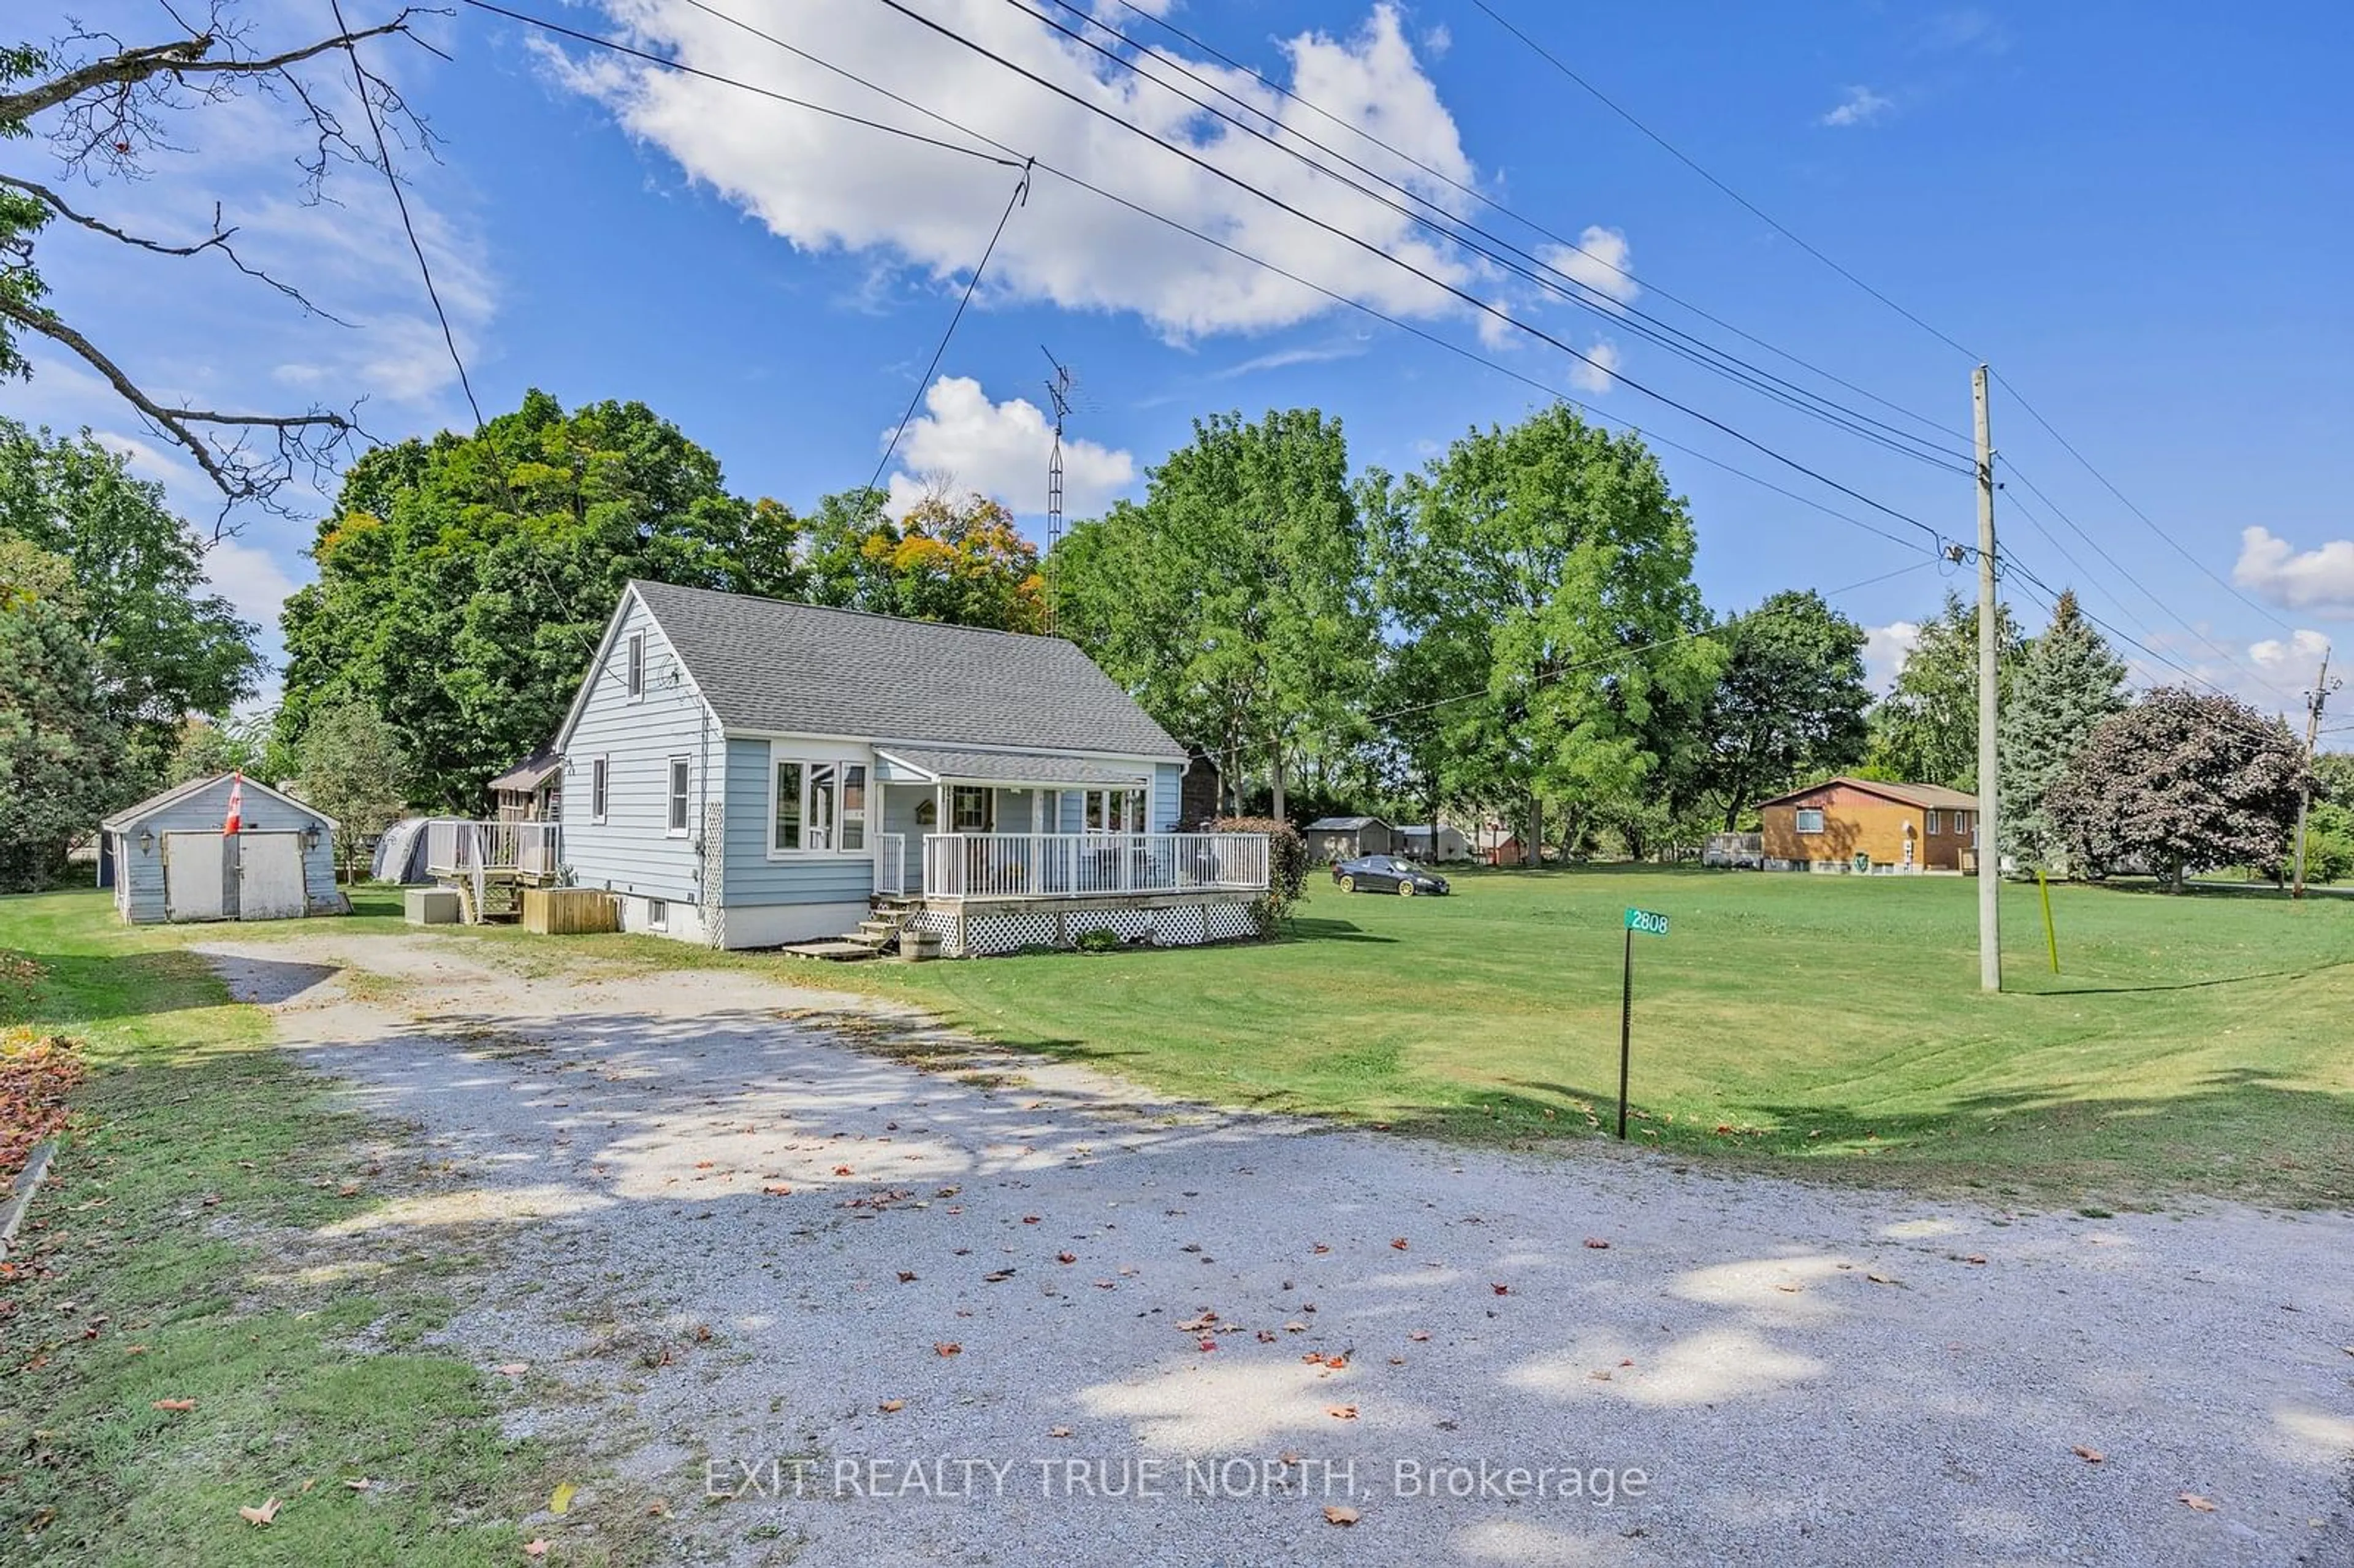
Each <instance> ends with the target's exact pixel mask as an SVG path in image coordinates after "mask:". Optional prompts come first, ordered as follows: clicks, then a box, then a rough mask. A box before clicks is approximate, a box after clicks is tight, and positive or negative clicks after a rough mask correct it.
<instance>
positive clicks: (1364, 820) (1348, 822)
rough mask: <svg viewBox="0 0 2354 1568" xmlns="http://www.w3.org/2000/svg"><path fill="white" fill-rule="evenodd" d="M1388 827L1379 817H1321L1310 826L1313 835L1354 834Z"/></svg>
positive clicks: (1309, 829)
mask: <svg viewBox="0 0 2354 1568" xmlns="http://www.w3.org/2000/svg"><path fill="white" fill-rule="evenodd" d="M1377 825H1378V826H1380V827H1384V828H1386V827H1388V826H1389V824H1388V823H1387V822H1384V821H1382V820H1381V819H1380V818H1379V817H1319V818H1317V819H1316V820H1315V821H1312V822H1310V823H1309V824H1308V831H1309V832H1311V833H1353V832H1359V831H1360V830H1362V829H1365V828H1370V827H1374V826H1377Z"/></svg>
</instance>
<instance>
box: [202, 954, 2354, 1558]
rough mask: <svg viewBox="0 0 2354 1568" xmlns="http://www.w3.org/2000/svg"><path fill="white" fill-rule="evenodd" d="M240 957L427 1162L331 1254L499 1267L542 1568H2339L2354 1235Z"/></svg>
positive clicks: (488, 1306) (646, 999)
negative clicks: (2126, 1208) (551, 1458)
mask: <svg viewBox="0 0 2354 1568" xmlns="http://www.w3.org/2000/svg"><path fill="white" fill-rule="evenodd" d="M208 951H210V952H211V953H212V954H213V956H214V961H215V962H216V963H217V965H218V966H219V968H220V969H221V970H222V972H223V973H224V974H226V975H227V976H228V978H229V980H230V981H231V983H232V985H233V986H234V987H235V989H236V990H237V991H239V994H240V995H242V996H245V997H248V998H249V999H252V1000H258V1001H263V1002H265V1003H267V1004H269V1005H270V1006H271V1007H272V1008H273V1010H274V1011H275V1012H276V1013H277V1016H278V1023H279V1028H280V1030H281V1037H282V1039H283V1040H284V1042H285V1043H286V1044H288V1045H289V1046H291V1047H292V1048H295V1049H297V1050H299V1051H300V1052H301V1053H302V1054H303V1055H304V1057H305V1058H306V1059H307V1060H308V1061H309V1062H310V1063H311V1064H312V1065H314V1066H316V1067H317V1068H318V1069H319V1070H320V1071H322V1072H323V1073H327V1074H331V1075H334V1076H335V1077H337V1078H339V1079H341V1080H343V1081H345V1084H346V1085H347V1086H348V1093H349V1096H350V1097H351V1099H352V1101H353V1102H354V1103H355V1105H356V1106H357V1107H360V1108H362V1109H365V1110H366V1111H369V1112H372V1113H376V1114H379V1115H382V1116H385V1117H388V1118H396V1119H398V1120H399V1121H402V1122H405V1123H407V1124H409V1125H411V1126H413V1128H415V1131H414V1134H413V1138H412V1142H411V1145H410V1147H409V1148H408V1149H406V1150H402V1151H400V1154H399V1157H398V1159H395V1160H388V1161H387V1168H388V1171H389V1172H390V1174H388V1175H387V1181H395V1182H396V1185H395V1186H394V1189H393V1191H394V1192H395V1194H396V1195H395V1196H394V1197H393V1198H392V1199H391V1201H390V1202H388V1204H387V1205H385V1206H382V1207H379V1208H377V1209H376V1210H374V1211H372V1212H371V1213H369V1214H368V1215H367V1216H366V1217H365V1218H363V1219H360V1220H357V1221H355V1222H352V1223H351V1224H349V1225H348V1226H347V1227H345V1228H346V1229H347V1230H348V1231H351V1232H355V1233H358V1237H359V1239H360V1240H362V1241H365V1242H367V1243H369V1245H381V1246H382V1247H383V1248H385V1249H387V1251H389V1250H391V1249H395V1248H406V1249H414V1248H415V1247H416V1246H417V1245H419V1242H420V1240H423V1241H426V1242H428V1243H429V1245H446V1246H449V1247H452V1248H466V1249H470V1250H471V1251H472V1252H474V1253H478V1254H481V1255H486V1256H488V1257H489V1258H490V1259H491V1260H492V1265H491V1266H492V1272H491V1274H490V1275H489V1277H488V1284H487V1286H486V1287H484V1288H483V1289H482V1292H481V1298H480V1299H470V1300H469V1303H468V1305H467V1306H466V1308H465V1309H464V1310H463V1311H462V1312H461V1315H460V1317H459V1318H458V1319H457V1320H456V1321H455V1322H454V1323H453V1324H452V1325H451V1328H450V1329H449V1330H447V1331H446V1333H445V1335H444V1336H443V1337H444V1339H445V1340H447V1342H448V1343H449V1344H450V1345H451V1346H452V1347H453V1348H454V1349H455V1351H456V1352H457V1353H460V1354H463V1355H467V1356H470V1357H472V1358H474V1359H476V1360H479V1361H481V1362H482V1364H483V1365H484V1366H485V1367H486V1368H494V1367H498V1366H502V1365H506V1366H513V1365H514V1364H517V1363H522V1364H524V1365H527V1366H528V1367H529V1369H530V1370H529V1371H528V1372H525V1374H523V1376H522V1377H521V1378H520V1379H519V1380H518V1383H517V1392H516V1393H515V1395H514V1404H513V1406H512V1412H511V1420H512V1422H513V1424H514V1425H515V1426H516V1427H517V1428H518V1429H528V1430H538V1431H542V1432H545V1433H546V1434H548V1435H549V1436H552V1437H556V1438H559V1439H561V1440H563V1441H565V1442H567V1443H572V1444H578V1445H585V1446H588V1447H589V1448H590V1449H592V1450H593V1451H594V1452H595V1453H597V1454H598V1455H599V1465H600V1466H601V1470H600V1474H599V1478H598V1479H597V1480H596V1481H594V1482H592V1484H591V1485H590V1487H589V1488H588V1493H587V1495H586V1497H585V1498H584V1500H583V1501H582V1502H579V1503H576V1504H574V1505H573V1516H572V1517H571V1518H570V1519H567V1520H552V1521H547V1522H546V1524H545V1525H544V1526H540V1527H535V1528H539V1529H540V1530H541V1532H542V1533H545V1534H546V1535H547V1536H548V1537H549V1538H550V1540H551V1541H552V1542H554V1543H555V1550H554V1552H552V1553H551V1556H550V1558H549V1561H552V1562H556V1561H561V1560H562V1552H563V1550H564V1547H565V1532H566V1531H567V1530H568V1529H577V1528H580V1527H581V1523H582V1521H586V1520H593V1519H595V1518H596V1517H597V1510H596V1509H595V1507H594V1506H592V1505H594V1504H595V1503H596V1501H597V1500H598V1499H597V1496H596V1494H597V1491H598V1490H599V1488H600V1487H601V1488H604V1489H608V1490H609V1492H610V1494H611V1495H612V1496H613V1497H616V1498H618V1497H620V1496H621V1495H623V1494H627V1495H629V1496H630V1497H631V1499H633V1501H632V1504H631V1506H632V1508H633V1509H634V1510H638V1511H642V1499H644V1498H647V1497H659V1498H661V1499H664V1500H665V1501H666V1502H667V1504H668V1507H669V1518H668V1520H665V1521H663V1522H662V1523H661V1525H660V1526H659V1528H661V1529H662V1530H663V1531H666V1532H667V1533H668V1536H669V1538H670V1544H669V1545H668V1546H667V1547H666V1549H665V1551H664V1553H663V1555H664V1557H665V1559H666V1560H671V1561H680V1562H690V1563H769V1562H801V1563H820V1564H836V1563H842V1564H858V1563H907V1562H935V1563H1005V1564H1030V1563H1076V1562H1092V1561H1103V1562H1115V1561H1117V1562H1124V1563H1127V1562H1132V1563H1170V1564H1178V1563H1183V1564H1195V1565H1201V1564H1214V1563H1229V1564H1235V1565H1243V1564H1267V1563H1328V1562H1330V1563H1341V1562H1359V1563H1410V1562H1426V1561H1444V1562H1456V1563H1531V1564H1555V1563H1559V1564H1576V1565H1586V1564H1603V1565H1616V1564H1637V1563H1646V1564H1648V1563H1674V1564H1687V1563H1859V1562H1860V1563H1872V1562H1884V1561H1903V1562H1906V1563H2116V1564H2171V1563H2202V1564H2203V1563H2267V1564H2270V1563H2323V1564H2330V1565H2332V1568H2345V1565H2347V1564H2354V1517H2349V1515H2350V1514H2354V1505H2349V1464H2350V1463H2354V1351H2349V1348H2348V1347H2354V1221H2349V1217H2348V1216H2345V1215H2341V1214H2330V1215H2306V1216H2285V1215H2278V1216H2276V1215H2270V1214H2262V1213H2255V1212H2253V1211H2249V1210H2245V1209H2238V1208H2228V1207H2220V1206H2206V1205H2202V1206H2200V1207H2198V1208H2196V1209H2194V1210H2191V1211H2188V1212H2179V1213H2168V1214H2159V1215H2149V1214H2134V1215H2118V1216H2116V1217H2115V1218H2097V1219H2088V1218H2085V1217H2084V1216H2081V1215H2074V1214H2065V1213H2057V1214H2055V1213H2037V1214H2020V1215H2016V1216H2013V1215H2009V1214H2006V1213H1999V1212H1996V1211H1992V1210H1988V1209H1983V1208H1974V1207H1968V1206H1961V1205H1955V1204H1946V1203H1932V1202H1919V1201H1914V1200H1911V1199H1908V1198H1906V1197H1903V1196H1901V1195H1897V1194H1887V1193H1872V1192H1852V1191H1847V1190H1840V1189H1830V1188H1822V1187H1815V1186H1809V1185H1799V1184H1791V1183H1785V1182H1779V1181H1767V1180H1761V1179H1755V1178H1748V1177H1743V1178H1731V1177H1723V1176H1714V1175H1711V1174H1709V1173H1707V1172H1706V1171H1705V1170H1704V1169H1701V1168H1693V1169H1691V1170H1686V1169H1683V1168H1681V1167H1674V1166H1671V1165H1670V1164H1669V1163H1667V1162H1666V1161H1665V1160H1661V1159H1659V1158H1657V1157H1652V1156H1647V1155H1640V1154H1631V1155H1630V1154H1621V1153H1620V1152H1619V1151H1618V1150H1615V1149H1609V1150H1606V1149H1596V1150H1591V1151H1581V1152H1578V1153H1575V1154H1573V1155H1570V1156H1566V1157H1563V1156H1549V1157H1543V1158H1538V1157H1517V1156H1512V1155H1508V1154H1500V1153H1493V1152H1488V1151H1469V1150H1455V1149H1451V1148H1448V1147H1444V1146H1437V1145H1431V1144H1426V1143H1421V1142H1416V1141H1409V1140H1405V1139H1400V1138H1397V1137H1393V1136H1384V1135H1381V1134H1378V1133H1367V1132H1341V1131H1331V1130H1324V1129H1320V1128H1316V1127H1313V1126H1310V1125H1303V1124H1300V1123H1296V1122H1290V1121H1278V1120H1273V1119H1268V1118H1249V1117H1243V1116H1237V1115H1229V1114H1223V1113H1213V1112H1207V1111H1204V1110H1202V1109H1201V1108H1200V1107H1189V1106H1180V1105H1172V1104H1164V1103H1156V1102H1154V1101H1152V1100H1151V1099H1150V1097H1143V1096H1140V1095H1139V1094H1138V1093H1136V1092H1135V1091H1133V1090H1130V1089H1128V1088H1125V1087H1123V1086H1119V1085H1117V1084H1114V1083H1111V1082H1108V1081H1107V1080H1105V1079H1102V1078H1100V1077H1097V1076H1094V1075H1089V1074H1087V1073H1085V1072H1082V1071H1078V1070H1076V1069H1073V1068H1070V1067H1066V1066H1060V1065H1044V1064H1040V1063H1037V1062H1034V1061H1030V1060H1024V1059H1017V1058H1013V1057H1010V1056H1005V1055H1003V1054H997V1053H992V1052H989V1051H986V1050H981V1049H978V1048H975V1049H973V1050H971V1051H970V1052H969V1053H965V1054H961V1055H959V1054H954V1053H955V1046H956V1043H955V1042H953V1041H949V1040H946V1039H945V1038H944V1037H940V1036H938V1035H934V1036H933V1037H932V1041H931V1044H932V1046H933V1048H935V1049H938V1050H945V1051H948V1052H949V1053H950V1054H948V1055H943V1056H938V1057H936V1058H934V1059H933V1060H931V1061H930V1062H929V1063H928V1070H918V1069H917V1067H915V1066H912V1065H908V1064H907V1061H906V1060H905V1059H903V1057H902V1056H901V1055H900V1054H896V1048H895V1047H892V1046H890V1045H887V1044H885V1045H883V1046H881V1047H880V1048H867V1049H862V1048H859V1047H857V1046H855V1045H854V1044H849V1043H846V1039H845V1036H847V1037H848V1038H849V1039H856V1038H859V1037H861V1036H871V1037H873V1038H874V1039H879V1038H881V1037H882V1036H883V1035H885V1034H889V1033H896V1032H898V1031H901V1030H904V1029H907V1028H909V1027H912V1026H913V1024H914V1022H915V1021H911V1020H907V1019H905V1018H893V1017H891V1016H890V1015H888V1014H887V1013H886V1012H882V1011H880V1010H878V1009H877V1008H876V1007H875V1004H872V1003H861V1002H854V1001H847V1000H846V999H843V998H841V997H830V996H827V995H825V994H822V993H820V992H817V991H811V990H807V989H798V988H796V987H795V986H793V985H792V984H791V983H790V981H791V980H798V979H801V978H805V977H812V976H813V977H814V978H816V979H820V980H822V978H823V975H822V970H808V969H798V968H788V967H787V966H786V965H785V964H784V963H782V962H780V963H779V969H778V970H777V976H778V978H777V979H775V980H764V979H762V978H760V977H758V976H756V975H752V974H748V973H743V972H713V971H693V970H681V971H675V972H671V973H666V974H662V975H657V976H654V977H652V978H647V977H644V976H629V975H623V974H620V973H618V972H606V971H600V970H599V969H594V968H588V967H584V968H580V969H571V970H567V971H564V972H560V973H556V974H541V975H537V976H532V977H526V976H525V975H522V974H518V973H515V972H513V971H511V970H510V969H507V968H504V967H502V966H504V965H507V964H510V963H529V964H532V965H534V966H537V967H541V968H545V967H546V966H547V965H549V964H550V963H551V962H553V961H554V960H553V958H552V955H550V954H549V953H548V950H546V949H541V948H506V947H500V948H493V947H492V946H491V945H488V944H480V943H473V942H469V941H466V940H464V939H462V938H443V937H425V936H419V937H415V938H393V937H362V936H353V937H349V938H336V937H332V936H329V937H305V938H299V939H296V940H293V941H284V940H271V941H265V942H252V943H246V944H235V943H231V944H215V945H213V946H212V947H211V948H208ZM1006 961H1018V960H1006ZM361 971H365V972H366V975H367V976H369V977H383V978H366V979H363V978H361V974H360V972H361ZM872 1043H873V1042H872V1040H870V1045H872ZM319 1243H320V1245H321V1246H322V1247H326V1246H327V1245H330V1244H331V1243H332V1244H333V1245H338V1246H342V1247H345V1248H348V1247H349V1246H351V1245H353V1237H352V1236H350V1235H346V1236H343V1237H326V1236H323V1237H321V1238H319ZM293 1261H295V1262H299V1261H300V1260H299V1259H296V1260H293ZM2094 1455H2097V1456H2100V1457H2099V1458H2097V1460H2096V1459H2094V1457H2093V1456H2094ZM797 1494H798V1495H797ZM2186 1499H2188V1500H2186ZM1327 1510H1334V1511H1333V1512H1332V1513H1331V1517H1330V1518H1329V1519H1328V1515H1327ZM1350 1519H1353V1520H1354V1522H1353V1523H1350V1522H1334V1521H1335V1520H1350Z"/></svg>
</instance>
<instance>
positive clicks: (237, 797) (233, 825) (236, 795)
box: [221, 773, 245, 838]
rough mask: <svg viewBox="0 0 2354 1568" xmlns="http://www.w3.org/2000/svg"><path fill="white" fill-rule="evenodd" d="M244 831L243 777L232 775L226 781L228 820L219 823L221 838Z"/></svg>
mask: <svg viewBox="0 0 2354 1568" xmlns="http://www.w3.org/2000/svg"><path fill="white" fill-rule="evenodd" d="M244 831H245V775H244V774H242V773H232V774H230V775H229V779H228V821H224V822H222V823H221V836H222V837H223V838H227V837H228V835H229V834H231V833H241V832H244Z"/></svg>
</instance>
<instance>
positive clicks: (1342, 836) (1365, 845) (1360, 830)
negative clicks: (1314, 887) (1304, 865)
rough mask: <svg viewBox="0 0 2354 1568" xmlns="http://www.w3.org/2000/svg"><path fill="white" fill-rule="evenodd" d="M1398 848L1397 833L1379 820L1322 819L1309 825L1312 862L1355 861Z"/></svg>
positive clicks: (1392, 851)
mask: <svg viewBox="0 0 2354 1568" xmlns="http://www.w3.org/2000/svg"><path fill="white" fill-rule="evenodd" d="M1397 847H1398V843H1397V831H1396V830H1395V829H1394V828H1392V827H1391V826H1390V825H1389V824H1388V823H1387V822H1385V821H1382V820H1381V819H1380V818H1379V817H1319V818H1317V819H1316V820H1315V821H1312V822H1310V823H1309V824H1308V856H1309V858H1310V860H1354V859H1356V858H1357V857H1358V856H1359V855H1361V854H1391V853H1395V851H1396V850H1397Z"/></svg>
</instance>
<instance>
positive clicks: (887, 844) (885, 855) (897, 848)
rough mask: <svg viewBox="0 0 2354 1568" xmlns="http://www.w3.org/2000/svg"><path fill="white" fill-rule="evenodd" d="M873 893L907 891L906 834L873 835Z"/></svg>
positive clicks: (899, 892)
mask: <svg viewBox="0 0 2354 1568" xmlns="http://www.w3.org/2000/svg"><path fill="white" fill-rule="evenodd" d="M875 892H877V893H886V894H901V893H905V892H907V834H905V833H877V834H875Z"/></svg>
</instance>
